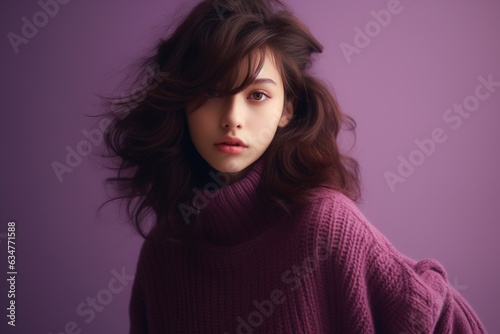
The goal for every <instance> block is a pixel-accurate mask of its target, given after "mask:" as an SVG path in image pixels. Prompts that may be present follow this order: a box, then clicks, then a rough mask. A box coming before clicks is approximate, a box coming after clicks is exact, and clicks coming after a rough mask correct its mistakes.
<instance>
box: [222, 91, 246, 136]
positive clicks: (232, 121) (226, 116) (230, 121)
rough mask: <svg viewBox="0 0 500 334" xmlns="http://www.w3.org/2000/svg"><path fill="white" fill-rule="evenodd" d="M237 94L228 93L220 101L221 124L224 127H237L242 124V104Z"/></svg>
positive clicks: (240, 126)
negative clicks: (221, 101)
mask: <svg viewBox="0 0 500 334" xmlns="http://www.w3.org/2000/svg"><path fill="white" fill-rule="evenodd" d="M241 99H242V97H241V96H239V95H238V94H236V95H229V96H227V97H225V98H224V101H223V103H222V108H223V110H222V113H223V114H222V117H221V126H222V127H223V128H225V129H237V128H242V127H243V126H244V104H243V102H242V101H241Z"/></svg>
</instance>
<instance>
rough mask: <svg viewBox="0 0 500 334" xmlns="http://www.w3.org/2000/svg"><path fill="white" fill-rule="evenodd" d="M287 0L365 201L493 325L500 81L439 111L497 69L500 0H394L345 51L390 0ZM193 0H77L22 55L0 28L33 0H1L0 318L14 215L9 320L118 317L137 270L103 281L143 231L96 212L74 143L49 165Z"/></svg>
mask: <svg viewBox="0 0 500 334" xmlns="http://www.w3.org/2000/svg"><path fill="white" fill-rule="evenodd" d="M288 3H289V4H290V5H291V6H292V7H293V9H294V10H295V12H296V14H297V15H298V16H299V18H301V19H302V20H303V21H304V22H305V23H306V24H307V25H308V26H309V27H310V29H311V30H312V32H313V34H314V35H315V36H316V37H317V38H318V39H319V40H320V41H321V43H322V44H323V45H324V46H325V51H324V53H323V54H322V55H321V56H320V57H319V58H318V63H317V66H316V67H315V72H316V73H318V75H319V76H320V77H321V78H323V79H325V80H327V81H328V82H329V83H331V85H332V86H333V87H334V88H335V91H336V94H337V97H338V99H339V101H340V104H341V106H342V108H343V109H344V111H345V112H346V113H348V114H350V115H351V116H353V117H354V118H355V119H356V121H357V122H358V128H357V143H356V146H355V149H354V151H353V155H354V156H355V157H356V158H358V159H359V162H360V163H361V166H362V175H363V181H364V182H363V185H364V202H363V204H362V205H361V206H360V207H361V210H362V211H363V212H364V213H365V215H366V216H367V217H368V219H369V220H370V221H371V222H372V223H373V224H374V225H375V226H376V227H377V228H378V229H380V230H381V231H382V232H383V233H384V234H385V235H386V236H387V237H388V238H389V240H390V241H391V242H392V243H393V244H394V245H395V246H396V247H397V248H398V249H399V250H400V251H401V252H402V253H404V254H406V255H408V256H410V257H412V258H414V259H423V258H434V259H437V260H438V261H440V262H441V263H442V264H443V265H444V266H445V268H446V269H447V272H448V275H449V279H450V282H451V284H453V285H454V286H455V287H456V288H457V289H458V290H459V291H460V292H461V293H462V294H463V295H464V296H465V297H466V298H467V300H468V301H469V302H470V304H471V305H472V306H473V308H474V309H475V310H476V312H477V313H478V314H479V316H480V318H481V319H482V321H483V323H484V324H485V326H486V327H487V329H488V331H489V332H491V333H498V332H500V321H499V318H498V314H497V313H498V310H499V309H500V288H499V285H498V279H499V274H500V270H499V265H498V253H499V248H500V246H499V243H498V235H499V232H500V224H499V218H498V216H497V214H498V208H499V204H498V201H499V199H500V196H499V190H498V189H500V178H499V177H498V174H497V173H498V164H499V163H500V156H499V152H500V150H499V149H498V148H497V146H498V144H500V132H499V131H498V126H499V124H500V87H498V88H496V91H495V92H493V93H491V96H490V97H489V98H488V99H486V100H485V101H481V103H480V106H479V108H478V110H476V111H474V112H472V113H471V115H470V117H468V118H466V119H463V123H462V124H461V127H460V128H458V129H453V128H452V127H451V125H452V124H450V123H447V122H446V121H445V120H444V119H443V115H444V114H445V112H446V110H447V109H448V108H452V107H453V105H454V104H461V103H463V101H464V99H465V98H466V97H467V96H469V95H471V94H474V91H475V88H476V86H477V85H478V84H479V81H478V77H479V76H483V77H485V78H487V77H488V75H490V74H491V75H492V77H493V80H494V81H497V82H498V81H500V63H499V59H500V44H499V43H498V33H500V20H498V17H499V15H500V3H499V2H498V1H493V0H491V1H487V0H481V1H455V0H453V1H452V0H446V1H440V2H435V1H431V0H421V1H411V0H401V5H400V6H401V8H402V11H401V12H400V13H399V14H397V15H392V20H391V22H390V23H389V24H388V25H387V27H384V28H381V30H380V32H378V34H377V35H376V36H374V37H373V38H371V42H370V44H369V45H368V46H366V47H364V48H362V49H360V52H359V53H358V54H353V55H352V59H351V62H350V63H348V61H347V59H346V58H345V57H344V55H343V53H342V51H341V49H340V44H341V43H342V42H345V43H349V44H351V45H353V44H354V35H355V31H354V28H355V27H356V26H357V27H360V28H361V29H364V28H365V25H366V24H367V23H369V22H370V21H373V20H374V19H373V17H372V15H371V14H370V11H372V10H375V11H379V10H381V9H385V8H387V4H388V1H385V0H384V1H373V0H370V1H363V2H360V1H357V2H356V3H355V4H354V3H353V2H351V1H349V2H348V1H336V2H335V3H333V2H332V1H327V0H322V1H317V0H315V1H299V0H293V1H292V0H290V1H288ZM192 4H193V2H192V1H188V2H187V3H186V1H180V0H179V1H153V0H148V1H117V0H116V1H111V0H108V1H71V2H69V3H68V4H64V5H60V8H59V12H58V13H57V14H56V15H54V17H52V18H50V19H49V21H48V23H47V24H46V25H45V26H43V27H41V28H39V31H38V34H37V35H36V36H34V37H33V38H32V39H29V42H28V44H21V45H19V52H18V53H17V54H16V53H15V52H14V50H13V47H12V46H11V44H10V42H9V40H8V38H7V34H8V33H9V32H14V33H16V34H21V26H22V24H23V23H22V21H21V19H22V17H27V18H28V19H29V20H30V21H32V17H33V15H34V14H36V13H37V12H38V11H40V10H41V7H40V6H39V4H38V3H37V2H36V1H23V2H22V3H19V2H14V1H2V2H1V4H0V13H1V14H0V16H1V21H0V22H1V23H0V27H1V28H0V32H1V33H2V34H3V36H4V37H3V39H2V42H1V43H0V52H1V59H2V61H1V65H0V66H1V69H2V72H1V73H2V75H1V77H0V78H1V79H0V80H1V88H2V89H1V93H0V94H1V101H2V112H1V116H0V130H1V136H2V140H1V141H0V149H1V152H2V158H1V159H2V160H1V161H2V162H1V168H2V172H1V173H0V206H1V207H0V208H1V213H0V233H1V234H0V242H1V246H0V249H1V256H0V261H1V262H0V263H1V265H0V268H1V270H0V271H1V273H2V274H1V275H0V277H3V278H2V279H1V286H0V288H1V291H0V296H1V307H0V309H2V310H3V311H2V315H0V319H2V320H1V325H0V331H2V332H3V333H5V332H6V331H5V328H7V326H6V317H5V314H4V312H6V311H5V307H6V306H7V304H6V303H7V301H6V286H5V273H6V271H7V265H6V255H7V254H6V239H5V233H6V232H7V222H8V221H11V220H14V221H16V222H17V238H16V246H17V251H16V256H17V270H18V276H17V295H16V303H17V326H16V327H15V328H11V327H9V328H8V331H7V332H8V333H28V332H29V333H44V334H46V333H53V334H55V333H64V328H65V326H66V324H67V323H68V322H71V321H74V322H75V323H76V324H77V325H78V326H79V328H80V329H81V332H82V333H124V332H127V331H128V314H127V308H128V300H129V297H130V291H131V282H130V281H127V280H125V281H124V288H123V290H122V291H121V292H116V293H115V294H108V292H107V291H106V289H108V284H109V283H110V282H111V281H112V279H113V277H114V276H113V273H112V271H113V270H116V271H118V272H121V271H122V270H124V271H125V273H126V274H127V275H132V274H133V273H134V270H135V265H136V261H137V256H138V251H139V247H140V245H141V243H142V239H140V238H139V237H137V236H136V235H134V234H133V232H132V230H131V229H130V228H128V227H127V225H126V224H125V223H124V219H123V215H118V214H117V212H118V211H119V210H120V211H123V209H121V208H119V207H118V206H117V205H111V206H109V207H107V208H106V209H105V210H104V211H103V212H102V214H101V215H100V216H96V209H97V207H98V205H100V204H101V203H102V202H103V201H104V199H105V198H106V193H105V190H104V189H103V185H102V179H103V177H104V175H105V174H104V172H103V171H102V170H101V169H100V167H99V164H100V161H99V159H97V158H95V157H91V156H88V157H84V158H83V161H82V162H81V164H80V165H78V166H77V167H75V168H74V170H73V171H72V172H71V173H65V174H63V181H62V182H59V180H58V178H57V177H56V175H55V173H54V171H53V169H52V166H51V164H52V163H53V162H54V161H58V162H60V163H63V164H64V163H65V162H64V160H65V157H66V154H67V152H66V149H65V148H66V146H68V145H69V146H70V147H71V148H73V149H76V146H77V144H78V143H79V142H81V141H84V140H85V136H84V135H83V134H82V130H88V131H91V130H92V129H97V128H98V127H97V125H96V120H95V119H91V118H88V117H86V116H85V115H88V114H96V113H98V112H99V111H100V109H99V100H98V98H96V96H95V94H96V93H106V92H111V88H110V87H113V85H114V83H116V81H117V80H119V76H120V73H123V68H124V66H126V65H127V64H129V63H130V62H131V61H132V60H133V59H134V57H136V56H139V55H141V54H142V51H143V49H144V48H145V47H149V46H150V45H151V43H152V42H153V41H155V39H156V37H158V36H160V33H161V31H162V29H164V28H165V27H167V26H168V22H169V21H168V19H169V18H172V17H175V14H174V13H176V12H178V11H179V10H181V9H183V8H189V6H191V5H192ZM42 23H43V22H42ZM369 26H370V25H369ZM375 28H376V27H375ZM374 33H377V31H374ZM436 128H441V129H442V130H443V132H444V133H445V135H446V136H447V140H446V141H445V142H444V143H439V144H436V148H435V152H433V153H432V154H430V155H429V156H427V157H426V158H425V161H424V162H423V163H422V164H421V165H420V166H418V167H416V168H415V171H414V172H413V174H412V175H411V176H409V177H408V178H406V181H405V182H404V183H397V184H396V185H395V189H394V191H391V189H390V187H389V185H388V183H387V181H386V179H385V177H384V173H385V172H387V171H390V172H393V173H397V168H398V164H399V160H398V157H399V156H400V155H402V156H403V157H404V158H405V159H408V158H409V156H410V154H412V152H413V151H415V150H416V149H417V148H418V147H417V146H416V144H415V142H414V141H415V140H423V139H425V138H429V137H430V136H431V132H432V131H433V130H434V129H436ZM415 154H418V153H414V157H417V156H416V155H415ZM494 254H497V255H496V256H495V255H494ZM112 282H113V283H115V282H114V281H112ZM119 286H120V285H119V284H117V283H115V285H114V287H115V289H118V288H119ZM97 295H100V296H101V298H106V297H109V296H112V300H108V301H107V302H109V304H107V305H105V306H104V308H103V309H102V310H101V311H100V312H96V314H95V318H94V319H91V321H89V322H88V323H87V322H86V321H85V320H89V315H88V314H85V315H84V316H81V315H78V314H77V312H76V309H77V307H78V305H80V303H82V302H83V303H86V300H87V298H89V297H90V298H95V297H96V296H97ZM84 309H85V310H88V307H85V308H84Z"/></svg>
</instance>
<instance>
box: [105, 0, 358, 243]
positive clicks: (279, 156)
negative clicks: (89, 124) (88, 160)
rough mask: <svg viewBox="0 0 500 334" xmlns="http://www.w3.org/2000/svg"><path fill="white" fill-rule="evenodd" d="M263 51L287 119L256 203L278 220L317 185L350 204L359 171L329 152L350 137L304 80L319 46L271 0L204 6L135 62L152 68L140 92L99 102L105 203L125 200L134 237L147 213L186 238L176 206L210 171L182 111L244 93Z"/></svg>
mask: <svg viewBox="0 0 500 334" xmlns="http://www.w3.org/2000/svg"><path fill="white" fill-rule="evenodd" d="M266 50H270V51H271V52H272V54H273V56H274V58H275V61H276V64H277V66H278V69H279V70H280V73H281V75H282V78H283V83H284V91H285V100H287V101H292V102H293V106H294V114H293V118H292V120H291V121H290V122H289V123H288V124H287V125H286V126H285V127H284V128H281V129H280V130H279V131H278V132H277V133H276V135H275V137H274V139H273V141H272V143H271V144H270V146H269V148H268V149H267V151H266V153H265V156H266V158H265V159H264V161H265V165H264V170H263V175H262V180H261V184H260V186H259V191H260V192H261V194H262V196H266V197H267V199H268V200H269V202H270V203H272V204H273V205H274V206H276V207H277V208H280V209H282V211H283V214H287V213H289V212H290V208H291V206H292V205H293V204H294V203H306V202H307V201H308V200H309V199H310V198H312V194H313V193H314V192H313V189H314V188H317V187H320V186H326V187H330V188H334V189H337V190H338V191H340V192H342V193H344V194H345V195H346V196H348V197H350V198H351V199H353V200H355V201H356V200H358V198H359V197H360V185H359V183H360V182H359V166H358V164H357V162H356V161H355V160H354V159H353V158H351V157H349V156H347V155H344V154H342V153H341V152H340V150H339V147H338V144H337V136H338V135H339V132H340V130H341V128H342V126H347V128H348V129H349V130H352V131H354V128H355V122H354V120H352V119H351V118H350V117H348V116H346V115H345V114H343V113H342V112H341V110H340V108H339V105H338V103H337V101H336V100H335V98H334V97H333V95H332V93H331V92H330V91H329V90H328V89H327V87H326V86H325V85H324V84H323V83H322V82H321V81H320V80H318V79H316V78H315V77H313V76H312V75H311V74H310V73H309V68H310V67H311V65H312V59H311V56H312V55H313V54H314V53H321V52H322V50H323V47H322V45H321V44H320V43H319V42H318V41H317V40H316V39H315V38H314V37H313V36H312V34H311V33H310V31H309V30H308V28H307V27H306V26H305V25H304V24H302V23H301V22H300V21H299V20H298V19H297V18H296V17H295V16H294V15H293V14H292V12H291V11H290V10H289V9H288V8H287V7H286V6H285V5H284V4H283V3H282V2H280V1H278V0H274V1H273V0H252V1H248V0H215V1H214V0H205V1H201V2H200V3H199V4H198V5H196V6H195V7H194V8H193V9H192V10H191V11H190V13H189V14H188V15H187V16H186V17H185V18H184V20H183V21H182V23H180V25H179V26H178V27H177V28H176V29H175V31H173V33H171V34H170V35H169V36H168V38H166V39H163V40H160V41H159V43H158V44H157V45H156V46H155V48H154V51H153V54H152V55H151V56H149V57H147V58H145V59H144V61H143V62H142V63H141V66H142V68H154V69H155V71H154V72H153V71H152V73H150V74H149V75H147V76H146V80H145V82H146V83H147V87H146V88H145V89H143V90H142V91H140V92H141V94H137V93H134V94H129V95H127V96H126V97H125V98H112V99H109V100H108V102H109V104H108V106H109V107H110V111H109V113H107V114H106V115H108V116H109V115H111V116H112V118H113V121H112V124H111V126H110V127H109V131H108V132H107V133H106V136H105V143H106V148H107V149H108V153H109V154H108V157H114V158H115V161H116V165H115V166H114V168H115V170H116V176H114V177H112V178H109V179H107V181H108V182H110V183H112V184H114V185H115V186H116V188H117V190H118V193H119V196H117V197H116V198H114V199H118V198H119V199H125V200H126V203H127V209H128V213H129V215H130V217H131V219H132V221H133V222H134V224H135V227H136V228H137V230H138V232H139V233H140V234H141V235H142V236H143V237H145V236H146V234H147V233H146V232H145V230H144V221H145V218H146V216H147V215H148V214H152V217H154V224H155V226H159V227H161V228H162V229H163V230H164V231H165V232H166V233H167V235H168V237H169V239H170V240H172V241H174V240H176V241H187V240H188V239H189V226H188V225H190V224H185V222H184V221H183V219H182V218H181V215H180V211H179V209H178V206H179V204H180V203H186V202H188V201H191V200H192V199H193V197H194V192H193V190H192V189H193V188H194V187H203V185H204V184H206V183H207V182H208V171H209V170H210V166H209V165H208V164H207V163H206V162H205V161H204V160H203V158H201V156H200V155H199V154H198V152H197V151H196V149H195V148H194V145H193V143H192V142H191V139H190V136H189V132H188V130H187V121H186V116H185V106H186V104H187V103H188V102H190V101H199V100H200V97H201V99H203V97H207V96H213V95H214V94H217V95H224V94H235V93H237V92H239V91H241V90H242V89H244V88H246V87H247V86H248V85H249V84H250V83H251V82H252V81H253V79H255V77H256V76H257V74H258V73H259V71H260V69H261V68H262V66H263V62H264V56H265V52H266ZM243 59H250V61H248V62H242V60H243ZM242 64H248V65H247V66H245V68H240V67H241V66H243V65H242ZM242 71H243V73H246V75H244V76H243V78H241V75H239V74H241V73H242ZM215 87H217V88H215ZM191 225H192V224H191Z"/></svg>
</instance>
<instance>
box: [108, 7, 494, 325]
mask: <svg viewBox="0 0 500 334" xmlns="http://www.w3.org/2000/svg"><path fill="white" fill-rule="evenodd" d="M321 51H322V46H321V45H320V43H319V42H318V41H317V40H316V39H315V38H314V37H313V36H312V35H311V33H310V32H309V30H308V29H307V28H306V27H305V26H304V25H303V24H302V23H301V22H299V21H298V20H297V19H296V18H295V17H294V16H293V15H292V14H291V13H290V11H289V10H287V8H286V7H285V6H284V5H283V4H282V3H280V2H279V1H271V0H252V1H250V0H244V1H243V0H215V1H212V0H205V1H202V2H200V3H199V4H198V5H197V6H196V7H194V9H192V11H191V12H190V13H189V15H188V16H187V17H186V18H185V19H184V21H183V22H182V23H181V24H180V25H179V26H178V27H177V29H176V30H175V31H174V32H173V33H172V34H171V35H170V36H169V37H168V38H166V39H165V40H162V41H161V42H160V43H159V45H158V46H157V47H156V49H155V54H154V56H152V57H150V58H148V59H147V60H146V61H145V63H144V68H149V67H151V68H155V69H156V71H155V74H154V75H151V77H150V78H149V81H148V86H147V88H146V91H145V93H144V94H133V95H131V96H130V97H129V98H128V99H126V100H125V101H123V99H122V100H120V101H116V102H115V103H114V104H113V106H114V107H116V108H115V109H114V110H113V112H116V111H119V112H120V113H118V114H115V113H114V114H113V115H115V117H114V121H113V123H112V125H111V126H110V130H109V132H108V133H107V141H106V142H107V146H108V148H109V150H110V152H111V153H112V155H113V156H115V157H116V158H117V159H118V166H117V168H118V173H117V175H116V177H114V178H112V179H110V182H112V183H114V184H116V186H117V187H118V189H119V191H120V197H121V198H125V199H127V200H128V204H129V205H128V209H129V213H130V214H131V217H132V218H133V220H134V222H135V226H136V227H137V230H138V231H139V233H141V234H142V235H143V236H144V237H145V238H146V240H145V242H144V245H143V247H142V250H141V253H140V259H139V263H138V265H137V272H136V276H135V281H134V285H133V291H132V298H131V301H130V321H131V329H130V332H131V333H220V334H223V333H229V334H233V333H375V332H376V333H398V334H399V333H431V332H435V333H483V332H485V330H484V328H483V326H482V325H481V323H480V321H479V319H478V317H477V316H476V314H475V313H474V311H473V310H472V309H471V307H470V306H469V305H468V304H467V302H466V301H465V300H464V299H463V298H462V297H461V296H460V295H459V294H458V293H457V292H456V291H455V290H454V289H453V288H452V287H450V285H449V284H448V279H447V276H446V273H445V271H444V269H443V268H442V266H441V265H440V264H439V263H438V262H436V261H434V260H423V261H419V262H417V261H414V260H411V259H409V258H407V257H405V256H403V255H401V254H400V253H399V252H398V251H397V250H396V249H395V248H394V247H393V246H392V245H391V244H390V243H389V242H388V241H387V240H386V238H384V236H382V235H381V234H380V232H378V231H377V230H376V229H375V228H374V227H373V226H372V225H371V224H370V223H369V222H368V221H367V220H366V218H365V217H364V216H363V214H361V213H360V212H359V211H358V209H357V208H356V206H355V205H354V204H353V201H356V200H357V199H358V198H359V195H360V187H359V178H358V165H357V163H356V161H355V160H353V159H352V158H350V157H348V156H346V155H344V154H342V153H341V152H340V150H339V147H338V144H337V136H338V134H339V131H340V130H341V128H342V126H347V128H350V129H351V130H353V129H354V126H353V125H354V122H353V121H352V120H351V119H350V118H349V117H347V116H346V115H344V114H343V113H342V112H341V111H340V109H339V107H338V104H337V102H336V100H335V99H334V98H333V97H332V94H331V93H330V92H329V90H328V89H327V88H326V87H325V85H324V84H322V83H321V82H320V81H319V80H318V79H316V78H314V77H313V76H311V75H310V74H309V72H308V69H309V67H310V65H311V64H312V60H311V56H312V55H313V54H315V53H320V52H321ZM148 217H152V218H153V219H152V222H153V226H152V227H150V228H146V226H145V225H146V224H147V223H146V222H147V221H148Z"/></svg>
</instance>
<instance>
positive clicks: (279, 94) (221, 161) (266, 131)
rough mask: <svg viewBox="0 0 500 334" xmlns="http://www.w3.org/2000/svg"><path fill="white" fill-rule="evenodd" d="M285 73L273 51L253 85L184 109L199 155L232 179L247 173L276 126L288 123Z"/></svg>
mask: <svg viewBox="0 0 500 334" xmlns="http://www.w3.org/2000/svg"><path fill="white" fill-rule="evenodd" d="M292 114H293V110H292V104H291V103H286V105H285V103H284V88H283V82H282V80H281V75H280V73H279V71H278V69H277V68H276V66H275V64H274V58H273V57H272V56H271V54H270V53H267V54H266V57H265V61H264V65H263V67H262V70H261V71H260V72H259V74H258V76H257V78H256V79H255V81H254V82H252V84H250V86H248V87H247V88H245V89H244V90H242V91H240V92H239V93H237V94H235V95H228V96H223V97H214V98H209V99H207V100H206V101H205V102H204V103H203V104H202V105H201V106H200V107H198V108H197V109H195V110H193V108H192V107H191V108H190V105H188V106H187V107H186V116H187V122H188V127H189V133H190V135H191V139H192V141H193V144H194V146H195V147H196V149H197V150H198V153H199V154H200V155H201V156H202V157H203V158H204V159H205V161H207V162H208V163H209V164H210V165H211V166H212V167H213V168H214V169H216V170H218V171H220V172H223V173H227V174H228V176H229V177H230V180H231V182H234V181H236V180H237V179H239V178H241V177H243V176H244V175H245V174H246V172H247V171H248V169H249V166H250V165H251V164H253V163H254V162H255V161H256V160H258V159H259V158H260V157H261V156H262V154H263V153H264V152H265V151H266V149H267V148H268V147H269V144H270V143H271V141H272V139H273V138H274V135H275V133H276V130H277V128H278V127H283V126H285V125H286V124H288V122H289V121H290V119H291V117H292Z"/></svg>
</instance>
